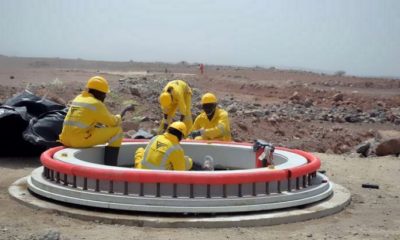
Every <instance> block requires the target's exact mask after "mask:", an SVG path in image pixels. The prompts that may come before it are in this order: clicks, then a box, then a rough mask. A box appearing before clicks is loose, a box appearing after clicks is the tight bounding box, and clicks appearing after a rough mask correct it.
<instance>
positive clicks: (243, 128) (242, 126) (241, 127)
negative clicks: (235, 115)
mask: <svg viewBox="0 0 400 240" xmlns="http://www.w3.org/2000/svg"><path fill="white" fill-rule="evenodd" d="M237 125H238V127H239V128H240V129H242V130H244V131H247V130H248V129H247V126H246V125H245V124H244V123H241V122H238V123H237Z"/></svg>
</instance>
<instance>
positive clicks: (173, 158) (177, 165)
mask: <svg viewBox="0 0 400 240" xmlns="http://www.w3.org/2000/svg"><path fill="white" fill-rule="evenodd" d="M168 161H169V162H171V164H172V169H173V170H176V171H185V170H186V169H187V167H186V164H185V162H186V161H185V155H184V153H183V150H175V151H173V152H172V153H171V154H170V155H169V157H168Z"/></svg>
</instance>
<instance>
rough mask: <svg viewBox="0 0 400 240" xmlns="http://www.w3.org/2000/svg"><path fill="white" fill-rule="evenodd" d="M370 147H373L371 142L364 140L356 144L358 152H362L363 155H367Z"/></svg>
mask: <svg viewBox="0 0 400 240" xmlns="http://www.w3.org/2000/svg"><path fill="white" fill-rule="evenodd" d="M370 147H371V143H370V142H363V143H361V144H359V145H357V146H356V152H357V153H359V154H361V155H362V156H363V157H367V156H368V152H369V148H370Z"/></svg>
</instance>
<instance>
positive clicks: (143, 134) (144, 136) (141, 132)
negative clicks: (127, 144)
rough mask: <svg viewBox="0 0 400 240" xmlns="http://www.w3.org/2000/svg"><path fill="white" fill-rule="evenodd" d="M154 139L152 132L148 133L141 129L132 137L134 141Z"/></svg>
mask: <svg viewBox="0 0 400 240" xmlns="http://www.w3.org/2000/svg"><path fill="white" fill-rule="evenodd" d="M152 137H153V134H151V133H150V132H147V131H145V130H143V129H139V131H137V132H136V133H135V134H133V135H132V136H131V138H133V139H150V138H152Z"/></svg>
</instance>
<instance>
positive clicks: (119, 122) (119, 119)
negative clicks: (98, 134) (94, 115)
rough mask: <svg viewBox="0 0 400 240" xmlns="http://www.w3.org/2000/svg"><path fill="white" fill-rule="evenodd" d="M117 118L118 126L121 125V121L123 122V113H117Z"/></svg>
mask: <svg viewBox="0 0 400 240" xmlns="http://www.w3.org/2000/svg"><path fill="white" fill-rule="evenodd" d="M115 118H116V119H117V123H116V124H115V125H116V126H119V125H121V122H122V117H121V115H119V114H117V115H115Z"/></svg>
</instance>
